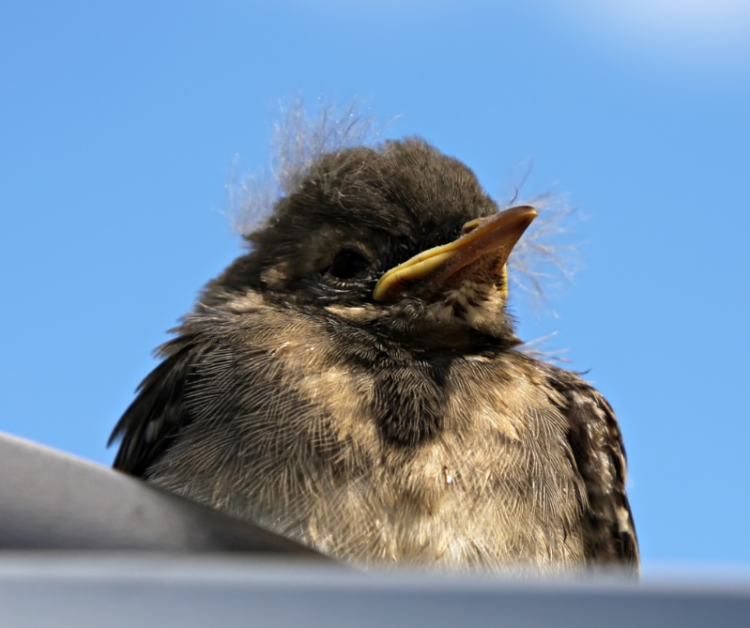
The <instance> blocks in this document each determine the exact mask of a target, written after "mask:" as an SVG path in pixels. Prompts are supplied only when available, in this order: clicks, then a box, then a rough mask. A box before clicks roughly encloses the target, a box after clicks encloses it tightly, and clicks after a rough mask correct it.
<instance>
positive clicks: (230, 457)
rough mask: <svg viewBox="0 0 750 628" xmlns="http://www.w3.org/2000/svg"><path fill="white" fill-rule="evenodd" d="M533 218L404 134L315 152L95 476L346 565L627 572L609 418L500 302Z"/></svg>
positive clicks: (631, 561) (121, 426) (206, 303)
mask: <svg viewBox="0 0 750 628" xmlns="http://www.w3.org/2000/svg"><path fill="white" fill-rule="evenodd" d="M536 216H537V212H536V210H535V209H534V208H533V207H531V206H518V207H511V208H510V209H505V210H503V211H499V210H498V206H497V205H496V204H495V202H494V201H493V200H492V199H491V198H490V197H489V196H487V195H486V194H485V193H484V191H483V190H482V188H481V187H480V185H479V183H478V182H477V179H476V177H475V176H474V174H473V173H472V172H471V171H470V170H469V169H468V168H467V167H466V166H464V165H463V164H462V163H460V162H459V161H457V160H455V159H453V158H450V157H447V156H445V155H443V154H442V153H440V152H439V151H438V150H436V149H435V148H433V147H432V146H430V145H429V144H427V143H425V142H424V141H421V140H419V139H406V140H403V141H388V142H385V143H383V144H380V145H377V146H375V147H349V148H343V149H340V150H334V151H332V152H328V153H324V154H321V155H319V156H318V157H317V158H316V159H314V160H312V161H311V162H310V163H309V164H308V165H307V166H306V167H305V168H304V170H303V171H301V172H299V173H297V174H296V175H295V177H294V178H293V182H292V184H291V185H290V186H289V189H288V190H287V193H286V194H284V195H282V196H281V198H279V199H278V200H277V202H276V204H275V207H274V209H273V212H272V214H271V215H270V217H268V218H267V220H266V222H265V223H264V224H263V225H262V226H261V227H260V228H257V229H256V230H255V231H253V232H252V233H249V234H248V235H247V236H246V238H247V240H248V241H249V242H250V243H251V250H250V252H249V253H247V254H244V255H242V256H241V257H239V258H238V259H237V260H236V261H235V262H234V263H233V264H231V265H230V266H229V267H228V268H227V269H226V270H225V271H224V272H223V273H222V274H221V275H220V276H219V277H218V278H216V279H214V280H213V281H211V282H210V283H209V284H208V285H207V287H206V288H205V289H204V290H203V292H202V293H201V295H200V298H199V300H198V303H197V304H196V306H195V309H194V310H193V312H192V313H190V314H189V315H188V316H187V317H186V318H185V319H184V321H183V323H182V324H181V326H180V327H178V328H177V329H176V330H175V332H176V334H177V335H176V337H175V338H174V339H173V340H171V341H169V342H167V343H166V344H164V345H163V346H162V347H160V349H159V351H158V354H159V356H160V357H161V358H162V360H163V361H162V362H161V363H160V364H159V366H157V367H156V368H155V369H154V371H153V372H152V373H151V374H150V375H149V376H148V377H147V378H146V379H145V380H144V382H143V383H142V384H141V386H140V389H139V394H138V396H137V398H136V399H135V401H134V402H133V403H132V405H131V406H130V407H129V408H128V409H127V411H126V412H125V414H124V415H123V417H122V418H121V420H120V422H119V423H118V424H117V426H116V428H115V430H114V433H113V435H112V439H113V440H116V439H118V438H120V439H122V443H121V445H120V449H119V452H118V454H117V458H116V460H115V464H114V466H115V467H116V468H118V469H121V470H123V471H126V472H129V473H131V474H134V475H137V476H141V477H143V478H144V479H145V480H147V481H149V482H152V483H154V484H156V485H158V486H161V487H163V488H165V489H167V490H170V491H174V492H176V493H179V494H181V495H184V496H187V497H189V498H192V499H194V500H196V501H198V502H201V503H203V504H209V505H211V506H213V507H215V508H218V509H220V510H223V511H225V512H228V513H230V514H233V515H236V516H238V517H241V518H244V519H247V520H250V521H252V522H255V523H257V524H259V525H261V526H265V527H267V528H269V529H271V530H274V531H276V532H278V533H281V534H283V535H286V536H288V537H290V538H292V539H296V540H298V541H301V542H303V543H306V544H308V545H310V546H312V547H314V548H317V549H318V550H320V551H322V552H324V553H326V554H328V555H331V556H333V557H337V558H339V559H342V560H345V561H347V562H351V563H354V564H360V565H376V566H387V565H391V564H401V565H412V566H414V565H416V566H428V567H435V568H439V569H452V570H464V569H468V570H471V569H476V570H490V571H495V570H504V569H508V568H514V567H520V568H524V569H525V568H530V569H533V570H541V571H545V570H556V569H564V568H569V567H571V568H575V567H591V566H595V565H619V566H623V567H625V568H627V569H630V570H632V571H637V569H638V546H637V541H636V535H635V529H634V526H633V521H632V518H631V514H630V508H629V505H628V499H627V497H626V493H625V476H626V466H625V452H624V449H623V445H622V439H621V436H620V431H619V428H618V424H617V420H616V418H615V415H614V413H613V411H612V408H611V407H610V405H609V404H608V403H607V401H606V400H605V399H604V398H603V397H602V396H601V395H600V394H599V393H598V392H597V391H596V390H595V389H594V388H592V387H591V386H590V385H589V384H587V383H586V382H585V381H583V380H582V379H580V378H579V377H578V376H576V375H575V374H573V373H572V372H569V371H566V370H563V369H560V368H557V367H555V366H553V365H550V364H548V363H546V362H543V361H539V360H536V359H533V358H532V357H530V356H528V355H526V354H524V353H523V352H521V351H520V350H519V345H520V342H521V341H520V340H519V339H518V338H517V337H516V335H515V333H514V328H513V321H512V319H511V317H510V315H509V314H508V312H507V310H506V300H507V289H508V277H507V272H506V263H507V260H508V256H509V255H510V254H511V250H512V249H513V247H514V246H515V244H516V243H517V242H518V240H519V238H521V236H522V234H523V233H524V231H525V230H526V228H527V227H528V226H529V224H530V223H531V222H532V221H533V220H534V218H535V217H536Z"/></svg>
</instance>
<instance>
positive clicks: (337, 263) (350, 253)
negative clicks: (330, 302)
mask: <svg viewBox="0 0 750 628" xmlns="http://www.w3.org/2000/svg"><path fill="white" fill-rule="evenodd" d="M369 268H370V260H369V259H367V258H366V257H365V256H364V255H363V254H362V253H360V252H359V251H357V250H356V249H341V250H340V251H339V252H338V253H336V257H334V258H333V262H332V263H331V265H330V266H329V268H328V270H327V271H326V273H327V274H329V275H331V276H332V277H335V278H336V279H354V278H355V277H357V276H361V275H363V274H364V273H365V272H367V270H369Z"/></svg>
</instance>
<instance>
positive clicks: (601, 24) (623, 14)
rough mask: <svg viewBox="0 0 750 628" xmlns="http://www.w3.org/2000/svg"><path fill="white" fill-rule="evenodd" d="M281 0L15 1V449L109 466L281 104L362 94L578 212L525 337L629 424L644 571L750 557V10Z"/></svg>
mask: <svg viewBox="0 0 750 628" xmlns="http://www.w3.org/2000/svg"><path fill="white" fill-rule="evenodd" d="M259 4H260V3H257V2H250V1H249V0H234V1H226V0H213V1H212V2H195V1H183V2H173V3H167V2H155V1H153V0H149V1H148V2H145V1H142V0H128V1H127V2H124V1H119V0H117V1H110V2H104V3H103V2H93V1H92V2H85V1H82V0H69V1H67V2H64V3H60V2H39V1H37V0H26V1H25V2H10V1H7V0H6V1H5V2H3V3H2V4H1V5H0V85H2V88H1V94H2V95H0V211H1V212H2V230H1V231H0V235H1V237H2V247H0V256H1V258H2V262H1V264H0V269H1V270H0V272H1V273H2V275H1V278H2V288H3V301H2V309H1V310H0V330H2V331H1V332H0V333H2V339H1V342H2V344H1V346H2V350H1V351H0V387H1V389H0V395H1V397H0V399H1V403H0V430H5V431H8V432H12V433H15V434H18V435H22V436H25V437H27V438H31V439H34V440H38V441H41V442H43V443H47V444H49V445H52V446H55V447H58V448H61V449H64V450H67V451H71V452H74V453H76V454H79V455H81V456H84V457H87V458H91V459H93V460H97V461H99V462H102V463H109V462H110V461H111V459H112V456H113V452H112V451H111V450H110V451H108V450H106V449H105V442H106V440H107V437H108V435H109V432H110V430H111V428H112V426H113V425H114V423H115V422H116V421H117V419H118V417H119V415H120V414H121V413H122V411H123V410H124V409H125V408H126V406H127V405H128V403H129V402H130V401H131V399H132V395H133V389H134V388H135V387H136V385H137V384H138V383H139V381H140V380H141V379H142V378H143V377H144V376H145V375H146V374H147V373H148V371H149V370H150V369H151V368H152V367H153V366H154V362H153V361H152V359H151V358H150V352H151V350H152V349H153V348H154V347H156V346H157V345H158V344H160V343H161V342H163V341H164V340H166V338H167V335H166V333H165V332H166V330H167V329H168V328H170V327H172V326H173V325H174V324H175V322H176V320H177V319H178V318H179V317H180V316H181V315H182V314H184V313H186V312H187V311H188V310H189V309H190V307H191V304H192V302H193V299H194V298H195V295H196V292H197V290H198V289H199V288H200V287H201V286H202V285H203V284H204V283H205V282H206V281H207V280H208V279H210V278H212V277H213V276H215V275H216V274H217V273H218V272H219V271H220V270H221V269H222V268H223V267H224V266H225V265H226V264H227V263H229V261H230V260H232V259H233V257H234V256H235V255H236V254H237V253H238V252H239V248H238V247H239V240H238V237H237V236H236V235H235V234H234V233H233V232H232V230H231V227H230V220H229V218H228V217H227V212H228V209H229V202H228V195H227V188H226V186H227V184H228V183H229V182H230V180H231V179H232V176H233V174H232V173H233V172H240V173H244V172H249V171H250V172H251V171H254V170H257V169H258V168H262V167H264V166H266V165H267V163H268V141H269V138H270V136H271V123H272V120H273V112H274V110H275V105H274V103H276V102H277V101H278V99H280V98H281V99H287V98H288V97H289V96H290V95H293V94H295V93H302V94H304V95H305V96H306V97H308V98H310V99H312V100H314V99H315V97H317V96H318V95H319V94H322V95H324V96H325V97H326V98H332V99H334V100H337V101H346V100H349V99H351V98H352V97H355V96H356V97H359V98H360V99H361V100H362V101H363V102H364V103H365V104H366V105H368V106H369V107H370V110H371V111H372V113H373V114H374V115H375V116H376V117H377V118H378V119H380V120H383V121H387V120H392V119H395V121H394V122H393V123H392V124H391V125H390V127H389V128H388V132H387V134H388V135H390V136H399V135H405V134H419V135H421V136H423V137H424V138H426V139H428V140H429V141H431V142H433V143H434V144H435V145H436V146H438V147H439V148H440V149H441V150H443V151H444V152H446V153H448V154H451V155H455V156H456V157H458V158H460V159H462V160H463V161H464V162H466V163H467V164H468V165H469V166H470V167H472V168H473V169H474V170H475V172H476V173H477V175H478V176H479V177H480V180H481V181H482V182H483V184H484V186H485V187H486V188H487V190H488V191H489V192H490V193H491V194H495V195H497V196H499V197H500V198H501V199H502V198H505V197H506V196H507V192H508V190H509V189H511V188H512V187H513V185H514V184H515V183H517V182H518V181H519V178H520V177H521V176H522V174H523V172H524V170H525V168H526V165H527V164H528V163H529V162H531V163H533V169H532V173H531V176H530V177H529V179H528V181H527V183H526V186H525V188H524V192H525V193H526V194H529V195H530V194H534V193H536V192H544V191H546V190H548V189H550V188H553V189H554V190H556V191H557V192H560V193H565V194H566V195H567V198H568V199H569V201H570V203H571V204H573V205H575V206H577V207H578V208H579V215H580V216H581V217H582V218H583V219H582V220H579V221H578V222H577V224H576V225H575V229H576V233H577V237H578V239H579V241H581V242H582V243H583V247H582V252H581V259H582V264H581V265H580V266H581V267H580V269H579V271H578V272H577V273H576V275H575V276H574V279H573V281H572V282H571V283H570V284H569V285H567V287H566V288H565V290H564V291H562V292H561V293H559V294H556V295H555V298H554V301H553V306H554V309H555V311H556V312H557V314H558V317H557V318H555V317H553V316H550V315H546V314H544V313H543V314H541V315H540V316H536V315H535V314H534V312H533V310H532V309H531V308H530V307H528V306H526V305H525V304H524V303H523V302H517V304H516V312H517V313H518V315H519V317H521V319H522V325H521V334H522V335H523V337H525V338H526V339H532V338H535V337H537V336H541V335H544V334H547V333H549V332H552V331H558V335H557V336H556V337H555V338H554V340H553V341H551V348H569V349H570V351H569V353H568V357H569V358H571V359H572V360H574V364H573V368H575V369H577V370H588V369H590V371H589V373H588V375H587V377H588V378H589V379H590V380H591V381H593V382H594V383H595V384H596V385H597V386H598V387H599V388H600V389H601V390H602V392H604V394H605V395H607V397H608V398H609V399H610V401H611V402H612V404H613V405H614V407H615V410H616V411H617V413H618V416H619V418H620V421H621V424H622V429H623V432H624V435H625V440H626V445H627V448H628V453H629V458H630V467H631V483H630V495H631V501H632V505H633V510H634V513H635V517H636V523H637V526H638V531H639V535H640V540H641V545H642V553H643V557H644V560H645V561H646V565H647V568H648V566H649V565H655V564H659V563H665V562H666V563H675V562H676V563H691V564H695V563H697V564H703V565H705V564H709V563H710V564H717V563H719V564H736V565H740V566H749V565H750V534H749V533H748V527H749V524H748V521H750V482H749V481H748V475H749V471H750V458H749V457H748V442H749V441H750V421H749V419H750V417H749V416H748V401H747V399H748V383H747V378H748V368H747V357H746V356H747V355H748V353H749V351H748V350H749V349H750V347H749V346H748V329H747V328H748V311H749V310H750V301H749V298H748V289H747V286H748V270H749V268H750V264H749V262H750V246H749V245H748V236H750V211H748V180H749V178H750V156H749V151H750V9H748V8H745V7H744V6H743V4H746V3H743V2H740V1H739V0H737V1H734V0H705V1H703V0H691V1H689V2H688V1H681V2H678V1H677V0H648V1H646V0H628V1H626V0H599V1H598V2H594V0H590V1H589V0H546V1H542V2H536V3H534V2H521V1H517V2H516V1H509V2H500V1H491V0H486V1H480V0H463V1H462V2H460V3H459V2H455V3H453V2H447V1H444V2H441V1H437V2H429V1H428V0H423V1H416V0H411V1H410V0H400V1H398V2H397V1H396V0H377V1H376V0H371V1H362V2H358V3H348V2H344V1H343V0H341V1H334V0H307V1H303V0H296V1H295V0H276V1H275V2H273V3H268V4H267V6H259ZM350 5H353V6H350ZM236 155H239V161H237V160H236V158H235V156H236ZM237 163H239V165H236V164H237Z"/></svg>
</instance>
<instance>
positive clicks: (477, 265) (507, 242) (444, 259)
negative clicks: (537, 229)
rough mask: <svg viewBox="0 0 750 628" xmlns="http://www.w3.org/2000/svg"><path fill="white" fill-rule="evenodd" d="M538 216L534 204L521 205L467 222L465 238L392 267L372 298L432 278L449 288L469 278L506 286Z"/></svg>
mask: <svg viewBox="0 0 750 628" xmlns="http://www.w3.org/2000/svg"><path fill="white" fill-rule="evenodd" d="M538 215H539V214H538V213H537V211H536V209H534V208H533V207H531V206H530V205H521V206H519V207H511V208H510V209H506V210H504V211H501V212H498V213H497V214H495V215H493V216H489V217H487V218H477V219H476V220H472V221H470V222H467V223H466V224H465V225H464V226H463V232H464V235H462V236H461V237H460V238H458V239H457V240H454V241H453V242H449V243H448V244H444V245H443V246H436V247H435V248H432V249H428V250H427V251H423V252H422V253H419V254H418V255H415V256H414V257H412V258H411V259H409V260H407V261H406V262H404V263H403V264H400V265H399V266H396V267H395V268H391V269H390V270H389V271H388V272H387V273H385V274H384V275H383V276H382V277H381V278H380V281H378V283H377V285H376V286H375V289H374V290H373V293H372V296H373V298H374V299H375V300H376V301H382V300H384V299H385V298H386V297H388V296H390V295H393V294H395V293H396V292H399V291H401V290H403V289H405V288H406V287H408V286H409V285H410V283H411V282H414V281H417V280H421V279H426V278H427V277H428V276H429V279H430V281H431V282H432V283H434V284H437V285H441V286H445V287H453V285H454V284H456V286H455V287H459V286H460V285H461V282H462V281H464V280H467V279H471V280H474V281H477V283H490V282H492V283H494V284H498V283H501V282H502V283H504V274H505V263H506V262H507V261H508V256H509V255H510V252H511V251H512V250H513V247H514V246H515V245H516V243H517V242H518V240H519V239H520V238H521V236H522V235H523V232H524V231H526V228H527V227H528V226H529V225H530V224H531V221H532V220H534V218H536V217H537V216H538Z"/></svg>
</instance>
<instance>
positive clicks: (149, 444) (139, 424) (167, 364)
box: [108, 334, 206, 476]
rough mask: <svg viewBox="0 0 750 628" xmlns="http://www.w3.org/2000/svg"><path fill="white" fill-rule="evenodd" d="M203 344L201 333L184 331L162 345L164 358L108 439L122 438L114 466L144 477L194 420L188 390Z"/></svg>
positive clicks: (161, 351) (160, 353)
mask: <svg viewBox="0 0 750 628" xmlns="http://www.w3.org/2000/svg"><path fill="white" fill-rule="evenodd" d="M202 344H203V343H201V342H200V340H199V335H198V334H185V335H181V336H179V337H177V338H175V339H174V340H171V341H169V342H167V343H166V344H164V345H162V346H161V347H160V348H159V350H158V355H160V356H161V357H164V361H163V362H162V363H161V364H159V366H157V367H156V368H155V369H154V370H153V371H151V373H150V374H149V375H148V376H147V377H146V379H144V380H143V382H141V385H140V386H139V387H138V391H137V392H138V396H137V397H136V398H135V400H134V401H133V403H131V404H130V407H129V408H128V409H127V410H126V411H125V413H124V414H123V415H122V418H121V419H120V420H119V422H118V423H117V425H116V426H115V429H114V430H113V431H112V435H111V436H110V438H109V443H108V445H111V444H112V443H113V442H115V441H116V440H118V439H122V442H121V443H120V450H119V451H118V452H117V456H116V457H115V462H114V464H113V466H114V468H115V469H120V470H121V471H126V472H127V473H130V474H132V475H136V476H145V475H146V473H147V471H148V469H149V467H151V466H152V465H153V464H154V463H155V462H157V461H158V460H159V458H161V456H162V455H164V453H165V452H166V451H167V450H168V449H169V448H170V447H171V446H172V444H173V443H174V440H175V438H176V437H177V435H178V434H179V433H180V432H181V431H182V430H183V429H184V428H185V427H186V426H187V425H188V424H189V423H190V422H191V421H192V417H191V416H190V413H189V412H188V410H187V407H186V405H185V389H186V387H187V385H188V383H189V382H190V381H191V378H194V377H197V374H196V369H195V365H196V364H197V362H198V361H199V360H200V359H201V356H202V355H203V354H204V353H205V351H206V348H204V347H202Z"/></svg>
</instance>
